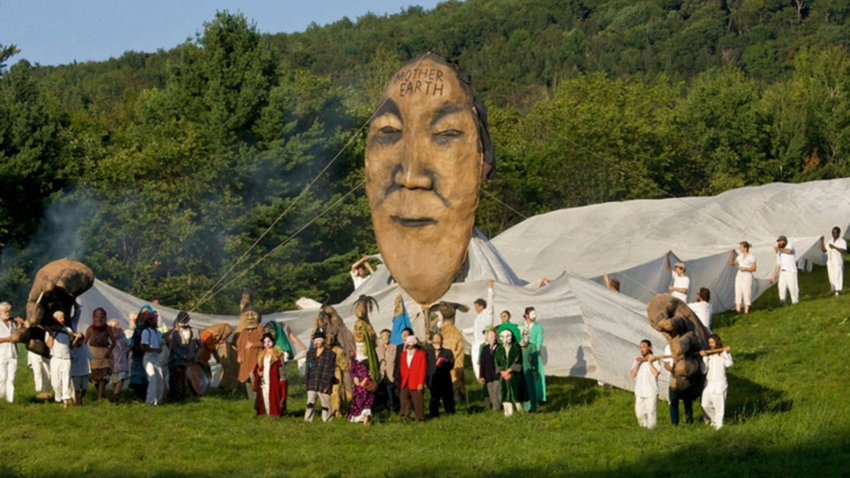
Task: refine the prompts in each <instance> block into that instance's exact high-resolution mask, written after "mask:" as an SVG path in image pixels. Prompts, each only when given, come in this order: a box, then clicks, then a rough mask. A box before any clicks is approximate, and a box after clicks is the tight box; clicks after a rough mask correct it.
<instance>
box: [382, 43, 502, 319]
mask: <svg viewBox="0 0 850 478" xmlns="http://www.w3.org/2000/svg"><path fill="white" fill-rule="evenodd" d="M365 164H366V194H367V196H368V197H369V208H370V209H371V213H372V224H373V225H374V228H375V238H376V240H377V243H378V249H379V250H380V252H381V256H382V258H383V261H384V263H385V264H386V266H387V268H388V269H389V271H390V273H391V274H392V276H393V278H394V279H395V280H396V281H397V282H398V283H399V285H401V287H402V289H404V290H405V291H406V292H407V293H408V294H409V295H410V296H411V297H412V298H413V299H414V300H415V301H417V302H419V303H420V304H423V305H430V304H433V303H434V302H436V301H437V300H439V299H440V297H442V296H443V294H444V293H445V292H446V291H447V290H448V288H449V286H451V284H452V282H454V280H455V279H457V277H458V275H460V273H461V271H462V270H463V264H464V261H465V260H466V254H467V248H468V247H469V241H470V238H471V237H472V230H473V226H474V223H475V209H476V208H477V206H478V192H479V189H480V187H481V181H482V180H483V179H484V178H486V177H489V176H490V175H491V174H492V172H493V166H494V164H495V156H494V154H493V147H492V143H491V141H490V136H489V133H488V132H487V111H486V108H485V107H484V105H483V104H482V103H481V102H480V101H478V100H476V98H475V95H474V92H473V89H472V86H471V81H470V79H469V76H468V75H466V74H465V73H463V72H461V71H460V70H459V69H458V68H457V66H456V65H454V64H451V63H449V62H447V61H446V60H445V59H443V58H441V57H439V56H437V55H434V54H431V53H428V54H425V55H422V56H420V57H417V58H415V59H413V60H411V61H410V62H409V63H408V64H407V65H405V66H404V67H402V68H401V69H400V70H399V71H398V72H396V73H395V75H394V76H393V77H392V79H390V81H389V83H388V84H387V86H386V87H385V89H384V92H383V94H382V96H381V100H380V103H379V106H378V109H377V110H376V111H375V114H374V116H373V118H372V122H371V124H370V126H369V135H368V139H367V144H366V162H365Z"/></svg>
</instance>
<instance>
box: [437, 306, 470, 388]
mask: <svg viewBox="0 0 850 478" xmlns="http://www.w3.org/2000/svg"><path fill="white" fill-rule="evenodd" d="M436 309H437V312H439V313H440V314H441V315H442V316H443V326H442V329H441V332H440V333H441V335H442V336H443V348H444V349H448V350H450V351H451V352H452V357H453V358H454V366H453V367H452V371H451V376H452V388H453V389H454V395H455V402H459V401H460V400H466V384H465V383H464V378H463V357H464V352H463V336H462V335H461V331H460V329H458V328H457V327H456V326H455V312H456V311H457V310H460V311H461V312H467V311H469V307H467V306H465V305H461V304H455V303H453V302H440V303H439V304H437V306H436Z"/></svg>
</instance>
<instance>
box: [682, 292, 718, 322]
mask: <svg viewBox="0 0 850 478" xmlns="http://www.w3.org/2000/svg"><path fill="white" fill-rule="evenodd" d="M688 307H689V308H690V309H691V310H692V311H694V314H696V315H697V318H698V319H699V321H700V322H702V325H704V326H705V328H706V329H708V331H709V332H711V316H712V314H713V313H714V312H713V310H712V308H711V291H710V290H708V289H706V288H705V287H700V289H699V292H697V301H696V302H691V303H690V304H688Z"/></svg>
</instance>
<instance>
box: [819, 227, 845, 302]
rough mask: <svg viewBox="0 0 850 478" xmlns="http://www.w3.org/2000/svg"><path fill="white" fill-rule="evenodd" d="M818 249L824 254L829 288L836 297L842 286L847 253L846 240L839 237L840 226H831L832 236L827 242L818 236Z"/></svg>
mask: <svg viewBox="0 0 850 478" xmlns="http://www.w3.org/2000/svg"><path fill="white" fill-rule="evenodd" d="M820 249H821V251H823V252H824V254H826V272H827V274H829V290H830V292H833V293H835V297H838V295H839V293H840V292H841V289H843V288H844V254H847V241H846V240H844V238H843V237H841V228H839V227H837V226H836V227H833V228H832V238H831V239H830V240H829V241H828V242H824V238H823V236H820Z"/></svg>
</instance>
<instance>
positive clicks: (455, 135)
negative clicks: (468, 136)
mask: <svg viewBox="0 0 850 478" xmlns="http://www.w3.org/2000/svg"><path fill="white" fill-rule="evenodd" d="M463 135H464V133H463V131H461V130H459V129H445V130H442V131H438V132H436V133H434V134H433V137H434V142H435V143H437V144H439V145H441V146H444V145H447V144H449V143H450V142H452V141H454V140H456V139H460V138H462V137H463Z"/></svg>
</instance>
